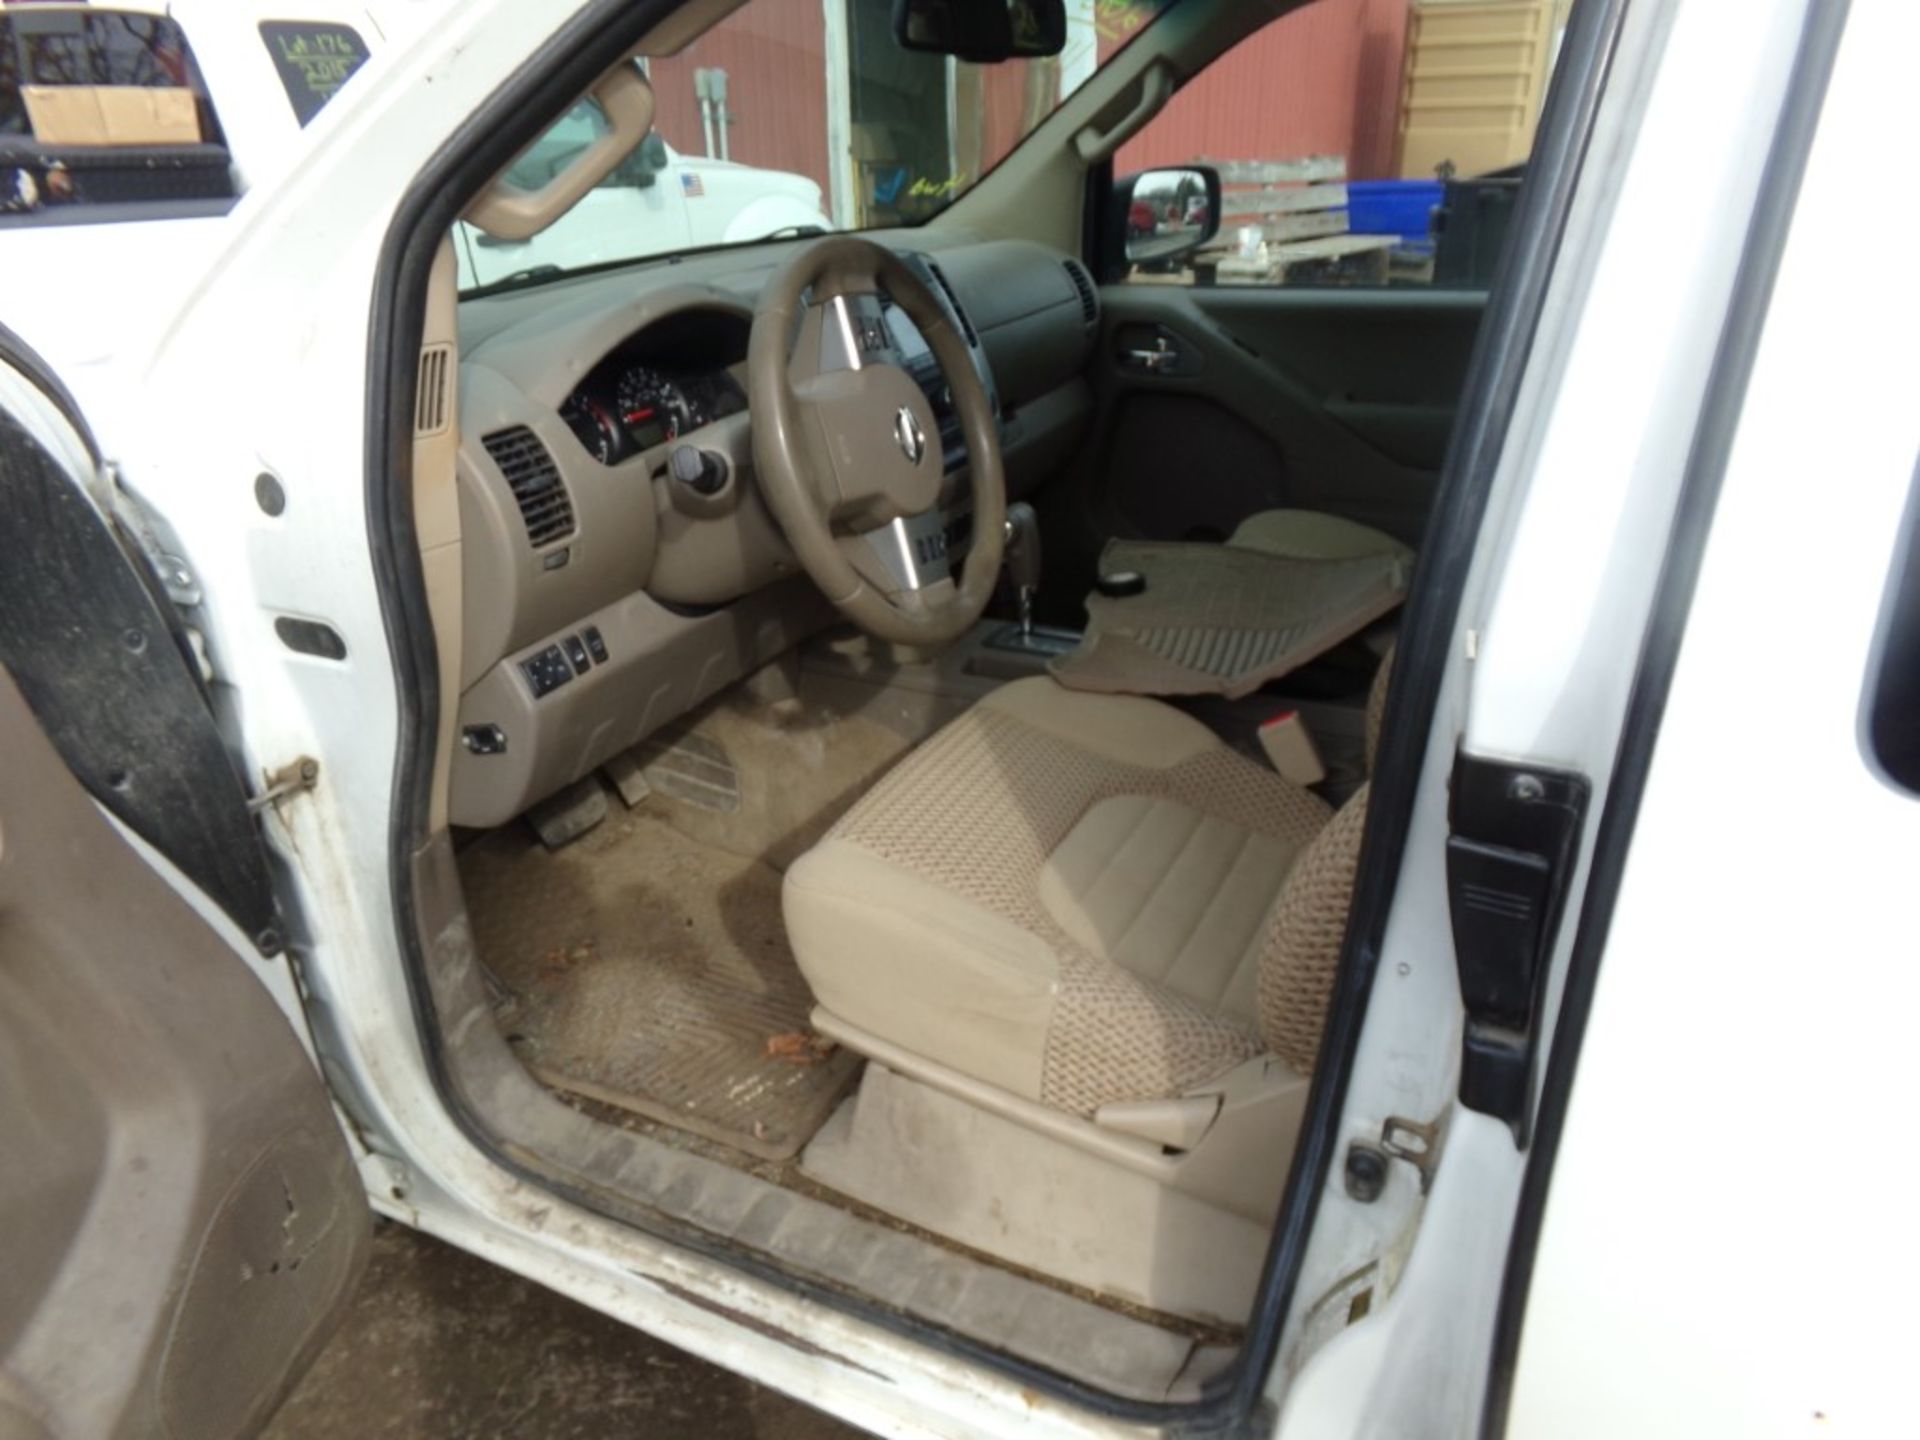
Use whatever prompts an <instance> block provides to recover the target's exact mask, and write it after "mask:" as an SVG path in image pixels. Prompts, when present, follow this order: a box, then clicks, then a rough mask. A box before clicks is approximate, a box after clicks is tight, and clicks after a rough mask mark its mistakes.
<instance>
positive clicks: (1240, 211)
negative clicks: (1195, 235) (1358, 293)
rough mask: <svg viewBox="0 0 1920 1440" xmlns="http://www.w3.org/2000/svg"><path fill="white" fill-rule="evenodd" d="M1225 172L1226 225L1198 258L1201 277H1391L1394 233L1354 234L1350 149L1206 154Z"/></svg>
mask: <svg viewBox="0 0 1920 1440" xmlns="http://www.w3.org/2000/svg"><path fill="white" fill-rule="evenodd" d="M1196 163H1199V164H1202V165H1211V166H1213V168H1214V169H1216V170H1218V171H1219V172H1220V210H1221V215H1220V231H1219V234H1218V235H1217V236H1216V237H1215V238H1214V240H1213V242H1212V243H1211V244H1209V245H1208V246H1206V247H1205V248H1204V249H1203V250H1201V251H1200V252H1199V254H1197V255H1196V256H1195V257H1194V270H1195V272H1196V278H1197V279H1198V280H1199V282H1200V283H1201V284H1212V283H1220V284H1242V285H1284V284H1286V283H1287V281H1288V280H1289V279H1290V278H1291V279H1293V280H1295V281H1313V282H1317V283H1321V284H1326V283H1335V284H1340V283H1345V284H1361V285H1365V284H1375V285H1378V284H1385V283H1386V278H1387V262H1388V252H1389V251H1391V250H1392V249H1393V246H1394V237H1393V236H1391V235H1351V234H1348V233H1347V161H1346V157H1345V156H1343V155H1309V156H1306V157H1304V158H1301V159H1296V160H1201V161H1198V162H1196Z"/></svg>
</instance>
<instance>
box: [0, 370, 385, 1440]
mask: <svg viewBox="0 0 1920 1440" xmlns="http://www.w3.org/2000/svg"><path fill="white" fill-rule="evenodd" d="M0 382H5V383H0V397H3V398H4V399H5V401H6V406H5V408H4V409H0V419H5V420H8V421H9V422H10V423H9V425H8V426H7V427H6V428H5V431H4V434H0V447H4V448H3V449H0V472H5V473H7V474H10V475H13V476H15V477H17V476H18V475H20V474H21V473H22V472H23V471H26V470H39V471H41V472H45V471H47V470H49V469H54V470H57V471H59V472H62V478H63V479H65V480H66V481H67V483H69V484H79V483H83V482H82V477H80V476H78V475H75V474H74V473H73V462H74V461H75V460H76V458H79V459H82V460H83V459H84V457H85V453H86V452H85V450H84V449H82V448H81V446H80V445H79V443H78V442H77V440H76V439H75V437H74V435H73V432H72V431H71V430H70V429H66V430H64V431H63V430H62V429H61V428H60V427H63V426H64V425H65V422H64V421H62V420H61V418H60V415H59V412H58V411H57V410H56V409H55V408H54V407H53V406H52V405H51V404H50V403H42V402H44V399H45V397H44V396H42V397H40V400H39V401H36V399H35V397H36V395H38V394H39V392H37V391H33V390H30V389H29V388H28V387H27V386H25V385H24V384H23V383H22V381H21V379H20V377H19V375H18V374H17V373H16V372H15V371H13V370H10V369H7V368H6V367H4V366H0ZM63 435H64V439H65V440H67V441H74V443H72V444H65V443H58V442H59V439H60V437H62V436H63ZM50 441H52V442H54V443H49V442H50ZM100 603H101V604H109V603H111V596H110V595H103V596H102V597H100ZM17 632H18V627H17V626H15V627H14V628H13V629H12V630H10V631H9V632H8V633H9V634H10V635H13V636H14V638H15V639H18V638H19V637H18V633H17ZM70 639H71V642H72V648H73V649H74V650H75V651H76V656H75V666H76V670H79V671H84V669H85V666H84V662H85V660H86V658H87V656H88V655H89V654H90V653H91V651H92V648H93V645H94V644H95V643H96V642H94V641H93V640H92V639H91V632H90V631H89V630H88V628H87V627H86V626H74V627H72V629H71V631H70ZM107 643H118V642H116V641H115V640H114V639H113V638H112V637H109V639H108V642H107ZM169 643H170V641H169V640H168V638H167V637H166V635H165V632H164V631H162V632H160V638H159V640H158V641H157V642H156V647H155V648H158V646H164V645H167V644H169ZM121 648H123V649H124V648H125V646H124V645H122V646H121ZM100 683H101V684H102V686H104V687H107V688H111V687H112V686H113V685H114V684H115V683H119V682H117V681H116V679H115V676H114V674H113V672H112V666H111V665H107V666H105V667H103V671H102V678H101V681H100ZM103 703H104V702H103ZM181 723H194V722H191V721H182V722H181ZM197 723H200V724H203V725H205V727H206V728H207V730H208V731H209V733H213V734H215V735H216V736H217V732H215V731H214V730H213V721H212V717H211V714H210V713H206V712H204V711H203V713H202V715H201V716H200V718H199V720H198V722H197ZM90 743H96V744H98V743H107V742H103V741H101V740H100V738H99V737H98V736H93V737H91V741H90ZM129 743H131V741H129ZM0 755H4V756H5V760H4V763H0V1155H4V1156H5V1162H4V1164H0V1227H3V1228H0V1436H4V1437H8V1440H12V1437H15V1436H36V1437H40V1436H52V1437H63V1436H95V1435H115V1436H122V1435H126V1436H138V1435H168V1436H176V1437H177V1436H189V1435H190V1436H194V1437H238V1436H246V1435H250V1434H253V1433H255V1432H256V1431H257V1430H258V1429H259V1428H260V1426H261V1424H262V1423H263V1422H264V1421H265V1419H266V1417H267V1415H268V1414H269V1413H270V1412H271V1410H272V1408H273V1406H274V1405H275V1404H276V1403H277V1402H278V1400H279V1399H280V1397H281V1396H282V1395H283V1394H284V1393H285V1392H286V1390H287V1388H288V1387H289V1386H290V1385H291V1384H292V1382H293V1380H294V1379H295V1378H296V1377H297V1376H298V1375H299V1373H300V1372H301V1371H302V1370H303V1369H304V1368H305V1366H306V1364H307V1363H308V1362H309V1361H310V1360H311V1358H312V1356H313V1355H314V1353H315V1352H316V1351H317V1350H318V1348H319V1346H320V1344H321V1343H322V1342H323V1341H324V1339H325V1338H326V1336H327V1334H328V1332H329V1331H330V1330H331V1329H332V1327H333V1325H334V1324H335V1323H336V1321H337V1319H338V1316H339V1314H340V1312H341V1309H342V1307H343V1306H344V1303H345V1301H346V1299H347V1297H348V1295H349V1293H350V1292H351V1289H352V1287H353V1284H354V1281H355V1280H356V1278H357V1277H358V1275H359V1272H360V1270H361V1268H362V1267H363V1266H364V1264H365V1259H366V1246H367V1236H368V1210H367V1205H366V1200H365V1196H364V1194H363V1192H362V1190H361V1187H360V1182H359V1179H358V1176H357V1174H356V1171H355V1169H354V1165H353V1162H352V1159H351V1157H350V1156H349V1154H348V1151H347V1148H346V1144H345V1141H344V1138H343V1136H342V1134H341V1131H340V1127H339V1123H338V1121H337V1120H336V1118H335V1116H334V1114H333V1110H332V1107H331V1105H330V1104H329V1103H328V1099H327V1092H326V1089H325V1087H324V1085H323V1084H322V1082H321V1079H320V1075H319V1073H318V1071H317V1070H316V1068H315V1066H314V1064H313V1061H312V1060H311V1059H310V1058H309V1056H308V1054H307V1052H306V1051H305V1050H304V1049H303V1048H302V1047H301V1044H300V1042H299V1040H298V1038H297V1037H296V1036H295V1034H294V1033H293V1031H292V1029H291V1028H290V1027H289V1025H288V1023H287V1020H286V1018H285V1017H284V1015H283V1014H282V1013H281V1011H280V1009H279V1008H278V1006H277V1005H276V1004H275V1003H274V1001H273V1000H272V998H271V997H270V996H269V995H268V993H267V990H266V988H265V987H264V986H263V985H262V984H261V983H260V982H259V981H258V980H257V979H256V978H255V977H254V976H253V975H252V974H250V973H249V969H250V967H251V966H252V965H254V964H273V965H284V964H287V963H288V961H287V959H286V957H285V956H284V955H281V956H275V957H271V958H267V959H256V958H253V956H252V955H250V954H248V953H245V952H244V950H243V948H241V947H247V946H248V939H249V937H247V936H244V935H242V934H241V933H239V931H238V930H237V929H236V928H235V927H234V926H232V925H231V924H229V923H227V922H226V921H225V920H224V919H222V920H220V921H219V922H218V923H219V924H220V925H221V926H222V929H223V932H224V933H222V932H217V931H216V929H215V928H214V923H212V922H209V921H208V920H207V919H205V918H203V916H202V914H201V913H199V912H198V911H196V909H195V908H194V907H193V906H192V905H189V904H188V902H187V901H186V900H185V899H183V898H182V897H181V895H180V894H179V893H177V892H176V891H175V890H174V889H173V888H172V886H171V885H170V884H169V883H168V882H167V881H166V880H164V879H163V878H162V877H161V876H160V874H158V873H157V872H156V871H155V869H154V868H153V867H152V865H150V864H149V863H148V861H147V860H146V859H145V858H143V856H142V854H141V853H140V852H139V851H138V850H137V849H136V848H135V845H134V844H133V843H132V842H131V841H130V840H129V839H127V838H126V837H125V835H124V834H123V832H122V831H121V830H120V829H119V828H118V827H117V826H116V824H115V822H114V821H113V820H112V819H110V818H109V815H108V812H107V811H106V810H105V809H103V808H102V806H101V805H99V804H97V803H96V802H95V800H94V799H93V798H92V797H91V796H89V795H88V793H87V791H86V790H85V789H84V788H83V787H82V786H81V784H80V782H79V781H78V780H77V779H76V778H75V776H74V774H73V772H72V771H71V770H70V769H69V768H68V764H67V762H66V760H65V759H64V758H63V757H62V755H61V753H60V752H59V751H57V750H56V749H55V747H54V745H53V743H52V742H51V740H49V738H48V736H47V733H46V732H45V730H43V729H42V726H41V722H40V719H39V717H37V716H36V714H35V713H34V711H33V709H32V708H31V707H30V705H29V703H28V699H27V697H26V694H25V693H24V692H23V689H22V687H21V686H20V685H19V684H18V683H16V679H15V676H14V674H13V672H12V670H11V669H10V668H0ZM139 760H140V757H139V756H137V755H136V756H133V757H132V758H131V759H127V760H124V761H123V762H122V763H123V764H124V765H125V766H126V769H127V773H128V774H129V775H133V776H138V775H139V774H141V773H143V772H142V770H141V769H140V765H139ZM222 763H223V764H224V757H222ZM233 784H234V780H233V775H232V772H231V769H230V768H228V769H226V770H225V771H224V772H223V773H221V774H216V775H214V776H210V777H208V778H207V784H206V787H205V788H206V795H205V796H204V797H203V804H206V805H211V804H214V803H216V802H217V800H218V797H219V796H220V795H222V794H228V795H229V797H230V801H231V803H232V804H234V805H237V806H239V807H240V809H241V812H242V814H244V813H245V803H244V797H243V796H242V795H241V794H240V793H239V792H238V791H237V788H236V789H233V790H230V791H223V790H222V788H221V787H222V786H223V785H224V786H229V787H231V786H233ZM250 843H252V844H254V845H256V846H257V845H258V844H259V841H258V837H257V836H253V837H251V839H250ZM258 863H261V864H264V860H260V861H259V862H258ZM200 903H203V904H205V905H206V913H207V914H212V915H218V913H219V911H218V909H217V907H215V906H214V905H213V904H212V903H210V902H207V901H205V900H204V899H202V900H201V902H200Z"/></svg>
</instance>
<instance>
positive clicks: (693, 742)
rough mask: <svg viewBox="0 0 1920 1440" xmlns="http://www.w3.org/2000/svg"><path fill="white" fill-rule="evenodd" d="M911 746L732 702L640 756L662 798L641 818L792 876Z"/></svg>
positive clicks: (792, 706) (802, 715)
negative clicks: (790, 870)
mask: <svg viewBox="0 0 1920 1440" xmlns="http://www.w3.org/2000/svg"><path fill="white" fill-rule="evenodd" d="M909 748H910V744H909V742H908V741H907V740H906V739H904V738H903V737H902V736H900V735H899V734H897V733H895V732H894V731H892V730H889V729H887V728H886V727H885V726H882V725H878V724H876V723H874V722H873V721H871V720H866V719H861V718H859V717H855V716H844V715H838V714H835V713H834V712H832V711H830V710H825V709H820V708H816V707H809V706H803V705H800V704H798V703H795V702H787V703H784V704H774V705H753V704H740V703H736V702H734V701H733V700H732V699H730V698H729V699H724V700H721V701H717V702H715V703H713V704H711V705H708V706H706V707H705V708H704V709H702V710H699V711H697V712H695V713H694V714H693V715H690V716H688V717H687V718H686V719H685V720H683V721H681V722H680V723H678V724H676V725H672V726H669V727H667V729H665V730H663V731H661V732H660V734H659V735H657V736H655V737H654V739H653V740H651V741H649V742H648V743H647V744H646V745H645V746H643V747H642V748H641V749H640V751H638V752H637V753H636V757H635V758H636V760H637V761H638V763H639V764H641V765H642V766H644V767H645V768H644V770H643V772H642V773H643V774H644V775H645V776H646V779H647V783H648V786H649V787H650V789H651V790H652V792H653V793H652V794H650V795H648V796H647V797H646V798H645V799H644V800H642V801H641V802H640V803H639V805H638V806H637V808H636V809H635V811H634V813H635V814H636V815H639V816H643V817H646V818H650V819H653V820H656V821H661V822H664V823H666V824H668V825H671V826H673V827H674V828H675V829H676V830H678V831H680V832H681V833H682V834H684V835H688V836H690V837H692V838H693V839H694V840H696V841H699V842H701V843H704V844H707V845H711V846H714V847H716V848H718V849H721V850H725V851H728V852H730V853H732V854H734V855H740V856H746V857H751V858H752V859H755V860H763V861H765V862H767V863H768V864H770V865H772V866H773V867H774V868H775V869H776V870H784V869H786V868H787V866H789V865H791V864H792V863H793V862H794V861H795V860H797V859H798V858H799V857H800V856H801V855H803V854H805V853H806V852H807V850H808V849H810V848H811V847H812V846H813V844H814V842H815V841H817V840H818V839H819V838H820V837H821V835H823V834H825V833H826V830H827V827H828V826H830V825H832V824H833V822H834V821H835V820H837V819H839V818H840V816H841V815H842V814H844V813H845V812H846V810H847V808H848V807H849V806H851V805H852V804H853V802H854V801H855V800H857V799H859V798H860V797H861V796H862V795H864V794H866V792H867V791H868V790H869V789H870V788H872V786H873V783H874V782H875V781H876V780H878V779H879V778H880V776H881V775H883V774H885V773H886V771H887V769H888V768H889V767H890V766H892V765H893V764H894V762H895V761H897V760H898V759H899V758H900V756H901V755H903V754H905V753H906V751H907V750H908V749H909Z"/></svg>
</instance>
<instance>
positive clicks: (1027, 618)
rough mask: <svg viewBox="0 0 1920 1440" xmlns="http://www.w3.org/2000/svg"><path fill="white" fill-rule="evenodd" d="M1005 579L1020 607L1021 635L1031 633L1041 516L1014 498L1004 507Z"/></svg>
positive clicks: (1038, 581)
mask: <svg viewBox="0 0 1920 1440" xmlns="http://www.w3.org/2000/svg"><path fill="white" fill-rule="evenodd" d="M1006 566H1007V578H1008V579H1009V580H1011V581H1012V582H1013V590H1014V594H1015V596H1016V597H1017V600H1018V603H1019V606H1020V638H1021V639H1022V640H1025V639H1027V638H1028V637H1030V636H1031V635H1032V634H1033V596H1034V592H1035V591H1037V590H1038V589H1039V588H1040V517H1039V516H1037V515H1035V514H1034V513H1033V506H1031V505H1029V504H1027V502H1026V501H1024V500H1017V501H1015V502H1014V503H1013V504H1011V505H1009V506H1008V507H1007V549H1006Z"/></svg>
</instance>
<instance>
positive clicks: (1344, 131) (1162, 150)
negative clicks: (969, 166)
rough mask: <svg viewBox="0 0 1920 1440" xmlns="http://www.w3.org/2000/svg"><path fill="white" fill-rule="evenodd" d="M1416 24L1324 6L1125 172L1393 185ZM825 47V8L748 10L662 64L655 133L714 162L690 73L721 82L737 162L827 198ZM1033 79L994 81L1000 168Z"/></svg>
mask: <svg viewBox="0 0 1920 1440" xmlns="http://www.w3.org/2000/svg"><path fill="white" fill-rule="evenodd" d="M1407 11H1408V0H1318V3H1316V4H1312V5H1309V6H1308V7H1307V8H1306V9H1304V10H1299V11H1296V12H1294V13H1293V14H1290V15H1287V16H1285V17H1284V18H1282V19H1280V20H1277V21H1275V22H1274V23H1273V24H1271V25H1269V26H1268V27H1267V28H1266V29H1265V30H1262V31H1261V32H1259V33H1258V34H1256V35H1254V36H1252V37H1251V38H1249V39H1248V40H1246V41H1244V42H1242V43H1241V44H1240V45H1239V46H1238V47H1236V48H1235V49H1234V50H1233V51H1231V52H1230V53H1229V54H1227V55H1225V56H1223V57H1222V58H1221V59H1220V60H1218V61H1216V62H1215V63H1214V64H1213V65H1212V66H1211V67H1209V68H1208V69H1207V71H1206V72H1205V73H1204V74H1203V75H1201V76H1200V77H1199V78H1198V79H1196V80H1194V81H1193V82H1192V83H1190V84H1189V85H1188V86H1187V87H1186V88H1185V89H1183V90H1182V91H1181V92H1180V93H1179V94H1178V95H1176V96H1175V97H1174V98H1173V100H1172V102H1171V103H1170V104H1169V105H1168V106H1167V108H1166V110H1165V111H1163V112H1162V113H1161V114H1160V115H1159V117H1158V118H1156V119H1155V120H1154V122H1153V123H1152V124H1151V125H1149V126H1148V127H1147V129H1146V131H1145V132H1144V133H1143V134H1141V135H1140V136H1138V137H1136V138H1135V139H1134V140H1133V141H1131V142H1130V143H1129V144H1127V145H1126V146H1125V147H1123V148H1122V149H1121V151H1120V153H1119V155H1118V156H1117V157H1116V160H1115V168H1116V169H1117V170H1118V171H1119V172H1120V173H1123V174H1124V173H1126V172H1128V171H1131V170H1139V169H1144V168H1146V167H1148V166H1151V165H1167V164H1177V163H1179V162H1180V161H1183V160H1192V159H1195V158H1197V157H1200V156H1209V157H1212V158H1214V159H1228V160H1237V159H1252V158H1261V159H1291V158H1293V157H1296V156H1300V155H1345V156H1346V157H1347V161H1348V170H1349V173H1350V174H1352V175H1353V176H1355V177H1356V178H1361V179H1367V178H1375V177H1384V176H1389V175H1391V174H1392V173H1393V143H1394V122H1395V115H1396V112H1397V106H1398V102H1399V90H1400V65H1401V53H1402V48H1403V46H1404V43H1405V39H1406V25H1407ZM825 47H826V39H825V25H824V22H823V20H822V16H821V5H820V0H760V3H757V4H751V5H747V6H745V7H743V8H742V9H740V10H738V11H736V12H735V13H734V14H733V15H732V16H730V17H729V18H728V19H727V20H725V21H724V22H722V23H721V24H720V25H719V26H717V27H716V28H715V29H714V30H712V31H710V32H709V33H708V34H706V35H704V36H702V37H701V38H700V39H699V40H698V41H696V42H695V43H694V44H693V45H691V46H689V47H688V48H687V50H686V51H685V52H684V53H682V54H680V55H676V56H673V57H671V58H666V59H659V60H655V61H654V62H653V63H652V67H651V69H652V75H653V84H654V90H655V92H656V94H657V96H658V102H659V110H658V116H657V118H656V121H655V124H656V125H657V127H658V128H659V130H660V133H661V134H663V135H664V136H666V138H667V141H668V143H669V144H671V145H672V146H673V147H674V148H675V149H677V150H680V151H682V152H684V153H686V154H689V155H702V154H705V153H706V142H705V139H704V136H703V134H702V131H701V125H700V106H699V102H698V101H697V99H696V98H695V96H694V92H693V72H694V70H695V69H699V68H706V67H718V68H720V69H723V70H725V71H726V72H727V77H728V87H727V98H728V105H729V107H730V108H731V110H732V112H733V116H734V123H733V125H732V127H731V128H730V130H729V131H728V140H729V143H730V145H731V154H732V158H733V159H735V160H738V161H740V162H741V163H742V164H746V165H758V166H762V167H765V168H767V169H772V170H788V171H792V172H794V173H796V174H800V175H805V176H807V177H808V178H810V179H812V180H814V181H817V182H818V183H819V185H820V187H821V189H822V192H823V193H826V194H829V195H830V194H831V186H830V176H829V173H828V170H829V167H828V159H827V134H826V107H827V83H826V54H825ZM1101 48H1102V51H1103V53H1105V52H1107V51H1109V50H1110V49H1111V48H1112V47H1111V46H1110V45H1108V44H1106V43H1103V44H1102V47H1101ZM1024 71H1025V67H1024V66H1023V65H1020V64H1018V63H1015V64H1010V65H1003V66H996V67H992V68H991V69H989V70H988V72H987V74H986V76H985V77H984V92H985V98H986V110H987V115H986V123H985V126H984V127H983V129H984V133H983V137H982V138H983V139H984V141H985V144H984V147H983V148H984V154H985V158H986V159H987V160H988V161H989V162H990V163H991V162H992V161H996V160H998V159H999V158H1000V157H1001V156H1003V155H1005V154H1006V152H1007V150H1008V149H1009V148H1011V146H1012V145H1013V144H1014V143H1016V142H1017V141H1018V139H1019V138H1020V136H1019V122H1020V116H1021V110H1022V100H1023V95H1024V86H1025V78H1024Z"/></svg>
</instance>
